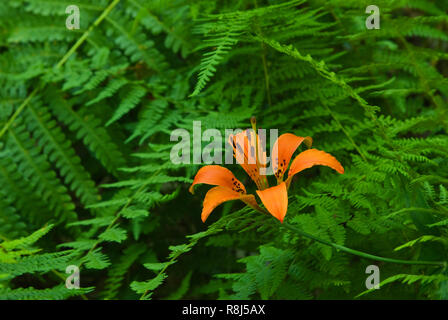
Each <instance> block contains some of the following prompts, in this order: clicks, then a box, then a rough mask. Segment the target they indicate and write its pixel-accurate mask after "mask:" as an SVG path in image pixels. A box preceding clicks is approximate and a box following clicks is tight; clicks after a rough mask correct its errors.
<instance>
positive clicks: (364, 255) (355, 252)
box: [279, 222, 447, 267]
mask: <svg viewBox="0 0 448 320" xmlns="http://www.w3.org/2000/svg"><path fill="white" fill-rule="evenodd" d="M279 223H280V222H279ZM281 226H283V227H285V228H287V229H289V230H291V231H293V232H295V233H297V234H300V235H302V236H304V237H307V238H309V239H312V240H314V241H317V242H319V243H322V244H324V245H327V246H330V247H333V248H335V249H336V250H341V251H344V252H347V253H350V254H353V255H356V256H359V257H362V258H366V259H371V260H376V261H384V262H391V263H399V264H410V265H434V266H441V267H446V266H447V263H446V262H444V261H419V260H401V259H392V258H385V257H380V256H375V255H373V254H369V253H365V252H362V251H358V250H355V249H351V248H347V247H344V246H342V245H339V244H336V243H333V242H330V241H326V240H323V239H320V238H318V237H315V236H313V235H311V234H309V233H306V232H304V231H302V230H300V229H299V228H296V227H294V226H292V225H290V224H287V223H283V224H281Z"/></svg>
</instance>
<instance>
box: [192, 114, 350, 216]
mask: <svg viewBox="0 0 448 320" xmlns="http://www.w3.org/2000/svg"><path fill="white" fill-rule="evenodd" d="M251 123H252V129H253V131H250V130H249V129H248V130H246V131H243V132H241V133H238V134H236V135H231V136H230V137H229V143H230V144H231V145H232V147H233V156H234V157H235V159H236V160H237V162H238V163H239V164H240V165H241V167H242V168H243V169H244V171H246V172H247V174H248V175H249V177H250V178H251V179H252V180H253V181H254V182H255V184H256V185H257V188H258V190H256V193H257V195H258V197H259V198H260V199H261V202H262V203H263V205H264V207H265V208H266V210H267V211H266V210H264V209H263V208H261V207H260V206H259V205H258V203H257V200H256V199H255V196H254V195H253V194H247V193H246V188H245V187H244V185H243V184H242V183H241V182H240V181H239V180H238V179H237V178H236V177H235V176H234V174H233V173H232V172H231V171H230V170H229V169H227V168H225V167H222V166H219V165H207V166H204V167H202V168H201V169H199V171H198V172H197V173H196V176H195V177H194V180H193V184H192V185H191V186H190V189H189V190H190V192H191V193H194V186H195V185H197V184H200V183H205V184H209V185H215V186H216V187H213V188H212V189H210V190H209V191H208V192H207V194H206V195H205V198H204V202H203V208H202V214H201V219H202V221H203V222H205V220H206V219H207V218H208V216H209V215H210V213H211V212H212V211H213V210H214V209H215V208H216V207H217V206H219V205H220V204H222V203H223V202H226V201H230V200H241V201H243V202H244V203H245V204H246V205H248V206H250V207H252V208H253V209H255V210H257V211H259V212H262V213H267V212H269V213H270V214H271V215H273V216H274V217H275V218H277V219H278V220H280V222H282V223H283V219H284V218H285V215H286V212H287V210H288V192H287V189H288V188H289V186H290V184H291V179H292V177H293V176H294V175H296V174H297V173H299V172H301V171H303V170H305V169H307V168H311V167H312V166H315V165H323V166H328V167H330V168H332V169H334V170H336V171H337V172H339V173H341V174H342V173H344V168H343V167H342V165H341V164H340V163H339V161H338V160H336V158H335V157H333V156H332V155H330V154H329V153H326V152H324V151H320V150H317V149H308V150H306V151H303V152H301V153H300V154H299V155H297V156H296V157H295V158H294V160H293V161H292V163H291V166H290V167H289V171H288V177H287V179H286V180H285V181H283V177H284V174H285V172H286V170H287V169H288V166H289V162H290V160H291V157H292V155H293V154H294V152H295V151H296V150H297V148H298V147H299V146H300V145H301V144H302V142H305V144H306V145H307V146H308V147H309V148H310V147H311V144H312V139H311V137H299V136H296V135H294V134H291V133H285V134H282V135H281V136H280V137H279V138H278V139H277V141H276V142H275V143H274V147H273V152H272V154H273V155H276V156H277V157H275V158H274V159H272V168H273V171H274V175H275V177H276V178H277V185H276V186H273V187H269V183H268V180H267V176H266V175H263V174H262V173H261V171H260V170H262V169H265V168H266V153H265V152H263V149H262V148H261V145H260V139H259V137H258V135H256V138H254V137H253V135H254V133H255V132H257V131H256V126H255V118H254V117H252V119H251ZM255 150H257V151H258V152H257V154H255ZM264 173H265V172H264Z"/></svg>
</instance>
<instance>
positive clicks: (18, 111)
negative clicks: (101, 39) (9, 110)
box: [0, 0, 121, 139]
mask: <svg viewBox="0 0 448 320" xmlns="http://www.w3.org/2000/svg"><path fill="white" fill-rule="evenodd" d="M120 1H121V0H114V1H113V2H112V3H111V4H110V5H109V6H108V7H107V8H106V9H105V10H104V11H103V13H102V14H101V15H100V16H99V17H98V19H96V20H95V22H94V23H93V25H91V26H90V28H89V29H88V30H87V31H86V32H84V34H83V35H82V36H81V38H79V39H78V41H76V43H75V44H74V45H73V46H72V47H71V48H70V50H69V51H68V52H67V53H66V54H65V55H64V56H63V57H62V59H61V60H60V61H59V62H58V64H57V65H56V66H55V68H56V69H59V68H60V67H62V65H64V63H65V62H67V60H68V59H69V58H70V57H71V56H72V54H73V53H75V51H76V50H77V49H78V48H79V47H80V46H81V45H82V44H83V43H84V41H85V40H86V39H87V37H88V36H89V34H90V33H91V32H92V30H93V29H94V28H95V27H96V26H98V25H99V24H100V23H101V21H103V20H104V18H105V17H106V16H107V15H108V14H109V12H110V11H111V10H112V9H113V8H114V7H115V6H116V5H117V4H118V3H119V2H120ZM42 88H43V84H42V83H41V84H40V85H39V86H37V87H36V88H35V89H34V90H33V91H32V92H31V93H30V95H29V96H28V97H27V98H26V99H25V101H23V103H22V104H21V105H20V106H19V107H18V108H17V110H16V111H15V112H14V114H13V115H12V116H11V118H10V119H9V120H8V122H7V123H6V124H5V125H4V126H3V128H2V130H1V131H0V139H1V138H2V137H3V135H4V134H5V132H6V131H8V129H9V127H10V126H11V125H12V123H13V122H14V120H15V119H16V118H17V117H18V116H19V115H20V113H21V112H22V111H23V109H25V107H26V106H27V105H28V103H29V102H30V101H31V99H33V97H34V96H35V95H36V94H37V92H38V91H39V90H40V89H42Z"/></svg>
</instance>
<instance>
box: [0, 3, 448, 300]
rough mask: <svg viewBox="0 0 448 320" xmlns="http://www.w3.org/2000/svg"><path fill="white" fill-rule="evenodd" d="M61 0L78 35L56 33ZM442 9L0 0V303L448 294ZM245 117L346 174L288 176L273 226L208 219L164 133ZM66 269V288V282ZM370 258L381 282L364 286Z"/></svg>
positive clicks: (226, 216)
mask: <svg viewBox="0 0 448 320" xmlns="http://www.w3.org/2000/svg"><path fill="white" fill-rule="evenodd" d="M72 4H76V5H78V6H79V9H80V13H81V28H80V29H79V30H76V29H75V30H68V29H67V28H66V26H65V20H66V18H67V16H68V14H66V13H65V9H66V7H67V6H69V5H72ZM370 4H375V5H377V6H378V7H379V8H380V12H381V28H380V29H379V30H367V29H366V27H365V19H366V18H367V16H368V14H366V13H365V8H366V7H367V6H368V5H370ZM447 11H448V2H446V1H438V0H377V1H375V3H372V1H370V0H369V1H364V0H331V1H325V0H298V1H289V2H286V1H274V0H264V1H262V0H250V1H249V0H247V1H246V0H239V1H225V0H219V1H218V0H217V1H210V0H199V1H193V0H152V1H145V0H121V1H120V0H109V1H108V0H76V1H72V0H70V1H69V0H7V1H0V130H1V131H0V186H1V187H0V241H2V242H0V299H65V298H69V297H71V296H75V298H85V299H138V298H142V299H149V298H152V299H181V298H189V299H200V298H202V299H216V298H221V299H223V298H228V299H234V298H240V299H260V298H261V299H326V298H327V299H328V298H340V299H351V298H354V297H356V296H358V295H359V294H361V293H364V294H363V295H362V296H361V298H362V299H372V298H385V299H390V298H399V299H446V298H448V269H447V268H446V262H447V261H448V250H447V248H448V191H447V188H448V135H447V130H448V112H447V110H448V108H447V101H448V78H447V77H446V75H447V72H448V62H447V61H448V15H447ZM251 116H256V117H257V121H258V124H259V126H260V127H262V128H267V129H278V130H279V133H280V134H281V133H286V132H291V133H295V134H297V135H299V136H312V137H313V139H314V146H315V147H316V148H318V149H322V150H325V151H327V152H329V153H331V154H333V155H334V156H335V157H336V158H337V159H338V160H339V161H340V162H341V163H342V164H343V166H344V168H345V174H343V175H339V174H336V173H335V172H334V171H332V170H331V169H329V168H326V167H315V168H312V169H308V170H306V171H304V172H302V173H300V174H299V175H298V176H297V177H296V178H295V181H294V184H292V187H291V189H290V192H289V207H288V214H287V216H286V219H285V221H284V225H281V224H280V223H279V222H278V221H277V220H275V219H274V218H273V217H270V216H265V215H261V214H260V213H257V212H255V211H253V210H252V209H249V208H247V207H243V206H242V203H241V202H238V201H233V202H227V203H225V204H224V205H222V206H220V207H218V208H217V209H216V210H215V211H214V212H213V213H212V214H211V216H210V217H209V218H208V220H207V221H206V223H205V224H204V223H202V222H201V219H200V213H201V202H202V199H203V195H204V194H205V191H206V190H207V189H208V187H198V188H197V192H196V194H195V195H194V196H193V195H191V194H190V193H189V192H188V187H189V185H190V183H191V182H192V177H193V176H194V174H195V173H196V172H197V170H198V169H199V168H200V167H201V165H193V164H180V165H178V164H173V163H172V162H171V161H170V150H171V148H172V147H173V145H174V142H171V141H170V133H171V132H172V130H174V129H176V128H185V129H187V130H188V131H192V127H193V125H192V124H193V121H201V122H202V128H203V129H206V128H217V129H219V130H222V132H223V133H224V129H226V128H247V127H249V125H250V123H249V119H250V117H251ZM205 144H206V143H205V142H204V145H205ZM229 167H230V168H231V169H232V171H233V172H234V173H235V174H236V176H237V177H238V178H239V179H240V180H241V181H242V182H243V183H245V185H246V186H249V185H251V184H250V183H249V178H248V176H247V175H246V174H245V172H244V171H243V170H242V169H241V168H239V167H237V166H236V165H231V166H229ZM252 186H253V184H252ZM251 191H252V190H251ZM295 230H299V232H295ZM301 232H305V233H306V234H308V235H311V236H312V237H316V238H318V239H320V240H322V241H323V242H326V243H323V242H319V241H315V239H312V238H311V237H308V236H306V235H305V236H304V235H303V234H302V233H301ZM328 244H330V245H328ZM338 246H344V248H351V249H356V250H359V251H362V252H366V253H369V254H373V255H377V256H382V257H388V258H393V259H401V260H422V261H440V263H436V264H401V263H393V262H385V261H375V260H372V259H366V258H363V257H361V256H359V255H356V254H351V253H348V252H345V251H343V250H337V249H336V248H337V247H338ZM71 264H74V265H78V266H80V269H81V274H80V275H81V287H82V289H80V290H68V289H66V288H65V278H66V277H67V276H68V275H67V274H65V270H66V267H67V266H68V265H71ZM371 264H375V265H378V266H379V268H380V271H381V280H382V281H383V282H384V283H382V285H381V289H380V290H373V291H369V292H365V290H366V286H365V280H366V277H367V276H368V275H367V274H366V273H365V270H366V267H367V266H368V265H371Z"/></svg>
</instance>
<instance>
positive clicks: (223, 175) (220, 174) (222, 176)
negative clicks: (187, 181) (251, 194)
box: [189, 165, 246, 194]
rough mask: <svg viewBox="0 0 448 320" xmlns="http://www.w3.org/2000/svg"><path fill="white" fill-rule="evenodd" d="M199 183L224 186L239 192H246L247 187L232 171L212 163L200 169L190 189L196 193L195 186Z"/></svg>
mask: <svg viewBox="0 0 448 320" xmlns="http://www.w3.org/2000/svg"><path fill="white" fill-rule="evenodd" d="M199 183H205V184H211V185H218V186H223V187H226V188H228V189H230V190H233V191H234V192H237V193H243V194H244V193H246V188H244V185H243V184H242V183H241V182H240V181H239V180H238V179H237V178H235V176H234V175H233V173H232V171H230V170H229V169H227V168H224V167H222V166H217V165H210V166H205V167H202V168H201V169H199V171H198V172H197V173H196V176H195V177H194V180H193V183H192V185H191V186H190V189H189V191H190V192H191V193H194V186H195V185H196V184H199Z"/></svg>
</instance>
